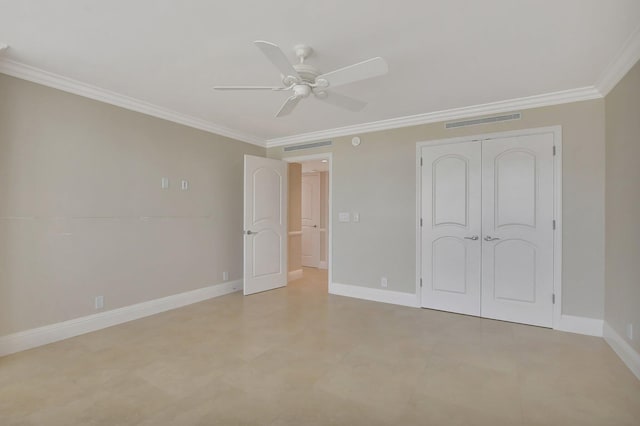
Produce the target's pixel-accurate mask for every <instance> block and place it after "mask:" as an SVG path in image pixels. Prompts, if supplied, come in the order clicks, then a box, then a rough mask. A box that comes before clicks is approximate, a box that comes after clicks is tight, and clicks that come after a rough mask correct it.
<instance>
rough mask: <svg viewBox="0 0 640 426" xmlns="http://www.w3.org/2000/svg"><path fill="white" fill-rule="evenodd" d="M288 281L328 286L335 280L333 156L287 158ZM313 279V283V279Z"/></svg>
mask: <svg viewBox="0 0 640 426" xmlns="http://www.w3.org/2000/svg"><path fill="white" fill-rule="evenodd" d="M285 161H287V162H288V163H289V164H288V182H289V189H288V191H289V194H288V195H289V206H288V209H289V211H288V235H287V238H288V253H287V257H288V265H289V266H288V281H289V282H294V281H297V280H300V279H303V278H305V282H307V281H308V282H320V281H322V282H323V284H327V285H328V283H329V282H330V276H331V206H330V204H331V154H330V153H327V154H317V155H309V156H303V157H293V158H286V159H285ZM309 278H310V279H309Z"/></svg>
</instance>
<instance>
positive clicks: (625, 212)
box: [605, 62, 640, 352]
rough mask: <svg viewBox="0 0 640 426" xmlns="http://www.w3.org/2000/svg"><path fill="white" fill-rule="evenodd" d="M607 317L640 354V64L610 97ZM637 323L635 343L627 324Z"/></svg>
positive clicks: (608, 122) (608, 107)
mask: <svg viewBox="0 0 640 426" xmlns="http://www.w3.org/2000/svg"><path fill="white" fill-rule="evenodd" d="M605 107H606V123H607V130H606V134H607V143H606V149H607V177H606V218H607V225H606V264H605V270H606V279H605V282H606V286H605V288H606V297H605V299H606V305H605V308H606V309H605V321H606V322H607V323H608V324H609V326H611V327H612V328H613V329H614V331H616V332H617V333H618V334H619V335H620V336H621V337H623V338H625V339H626V340H627V342H628V343H629V344H630V345H631V346H632V347H633V348H634V349H635V350H636V351H638V352H640V62H639V63H637V64H636V65H635V66H634V67H633V68H632V69H631V71H629V73H628V74H627V75H626V76H625V77H624V78H623V79H622V81H620V83H618V85H617V86H616V87H615V88H614V89H613V90H612V91H611V92H610V93H609V95H607V97H606V99H605ZM629 323H631V324H633V330H634V335H635V336H634V337H635V339H634V340H633V341H632V340H630V339H628V338H627V337H626V325H627V324H629Z"/></svg>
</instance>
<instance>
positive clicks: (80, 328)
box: [0, 280, 242, 356]
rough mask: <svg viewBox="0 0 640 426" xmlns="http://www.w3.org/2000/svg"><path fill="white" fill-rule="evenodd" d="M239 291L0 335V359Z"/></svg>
mask: <svg viewBox="0 0 640 426" xmlns="http://www.w3.org/2000/svg"><path fill="white" fill-rule="evenodd" d="M241 289H242V280H236V281H229V282H225V283H222V284H216V285H212V286H209V287H204V288H199V289H197V290H192V291H187V292H185V293H179V294H174V295H172V296H167V297H163V298H160V299H154V300H149V301H148V302H142V303H137V304H135V305H130V306H125V307H123V308H118V309H113V310H110V311H105V312H100V313H98V314H93V315H88V316H85V317H81V318H76V319H72V320H69V321H63V322H59V323H56V324H51V325H45V326H44V327H38V328H32V329H30V330H25V331H20V332H18V333H13V334H9V335H6V336H0V356H4V355H9V354H12V353H16V352H20V351H24V350H27V349H31V348H35V347H38V346H42V345H46V344H48V343H53V342H57V341H59V340H64V339H68V338H70V337H74V336H79V335H81V334H85V333H89V332H92V331H96V330H101V329H103V328H107V327H111V326H113V325H117V324H122V323H124V322H128V321H133V320H136V319H139V318H143V317H147V316H150V315H154V314H158V313H160V312H165V311H169V310H171V309H175V308H180V307H182V306H186V305H190V304H192V303H197V302H201V301H203V300H207V299H212V298H214V297H219V296H224V295H225V294H229V293H233V292H235V291H239V290H241Z"/></svg>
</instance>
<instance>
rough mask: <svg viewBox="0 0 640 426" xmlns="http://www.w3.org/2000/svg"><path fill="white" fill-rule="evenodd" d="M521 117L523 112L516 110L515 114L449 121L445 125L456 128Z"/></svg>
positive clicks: (446, 127)
mask: <svg viewBox="0 0 640 426" xmlns="http://www.w3.org/2000/svg"><path fill="white" fill-rule="evenodd" d="M520 118H522V114H520V113H519V112H516V113H514V114H507V115H497V116H495V117H486V118H476V119H473V120H464V121H450V122H449V123H444V127H445V129H455V128H458V127H466V126H476V125H478V124H488V123H497V122H498V121H509V120H520Z"/></svg>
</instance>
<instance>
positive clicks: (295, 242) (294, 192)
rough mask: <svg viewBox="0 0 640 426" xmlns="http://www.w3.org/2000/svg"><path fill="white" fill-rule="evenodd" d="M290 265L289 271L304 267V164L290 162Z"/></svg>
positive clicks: (288, 256)
mask: <svg viewBox="0 0 640 426" xmlns="http://www.w3.org/2000/svg"><path fill="white" fill-rule="evenodd" d="M288 170H289V179H288V182H289V201H288V202H289V215H288V221H289V223H288V231H289V236H288V239H289V241H288V242H289V245H288V255H287V260H288V265H289V272H291V271H297V270H300V269H302V164H300V163H289V165H288Z"/></svg>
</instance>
